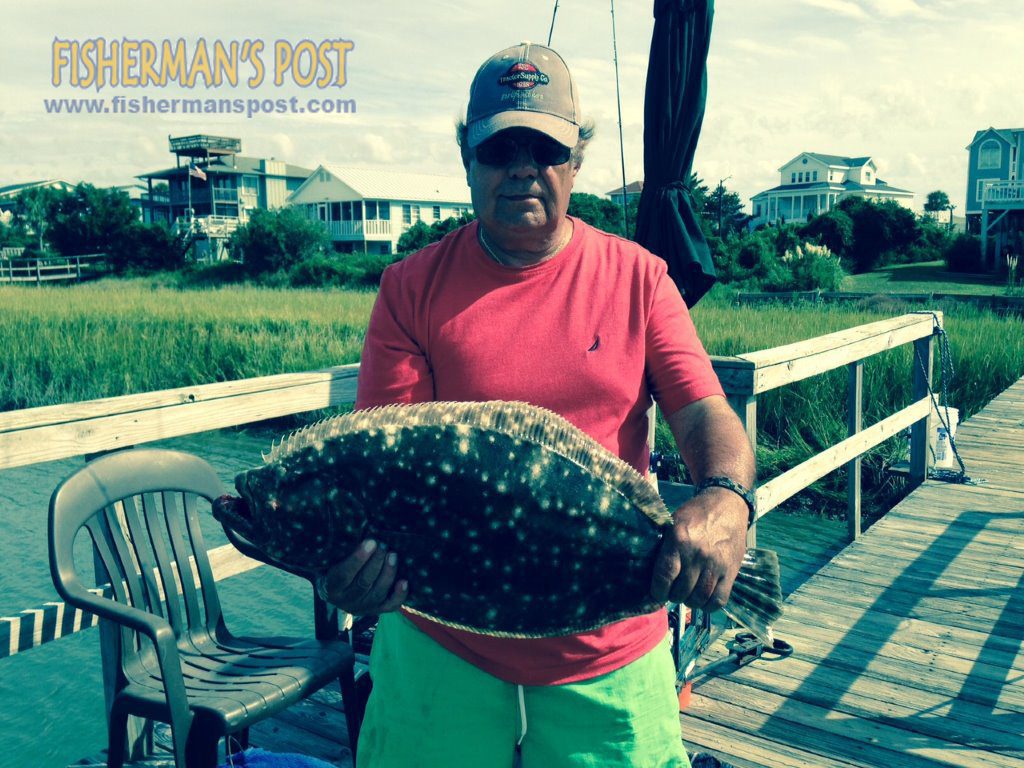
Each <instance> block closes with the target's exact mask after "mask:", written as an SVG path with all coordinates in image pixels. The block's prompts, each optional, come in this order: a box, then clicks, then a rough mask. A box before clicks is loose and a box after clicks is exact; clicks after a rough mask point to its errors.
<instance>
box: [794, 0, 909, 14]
mask: <svg viewBox="0 0 1024 768" xmlns="http://www.w3.org/2000/svg"><path fill="white" fill-rule="evenodd" d="M897 1H898V0H897ZM803 3H804V4H805V5H810V6H813V7H815V8H821V9H823V10H826V11H832V12H833V13H838V14H839V15H841V16H848V17H850V18H851V19H867V18H868V15H867V14H866V13H865V12H864V9H863V8H861V7H860V6H859V5H857V4H856V3H854V2H851V0H803Z"/></svg>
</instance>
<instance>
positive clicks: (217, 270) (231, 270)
mask: <svg viewBox="0 0 1024 768" xmlns="http://www.w3.org/2000/svg"><path fill="white" fill-rule="evenodd" d="M245 276H246V271H245V265H244V264H241V263H240V262H237V261H217V262H214V263H213V264H191V265H189V266H188V267H187V268H186V269H185V270H183V271H182V272H181V285H182V287H196V288H206V287H216V286H218V285H225V284H231V283H241V282H244V280H245Z"/></svg>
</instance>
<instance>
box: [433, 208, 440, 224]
mask: <svg viewBox="0 0 1024 768" xmlns="http://www.w3.org/2000/svg"><path fill="white" fill-rule="evenodd" d="M440 220H441V206H440V205H435V206H434V221H440Z"/></svg>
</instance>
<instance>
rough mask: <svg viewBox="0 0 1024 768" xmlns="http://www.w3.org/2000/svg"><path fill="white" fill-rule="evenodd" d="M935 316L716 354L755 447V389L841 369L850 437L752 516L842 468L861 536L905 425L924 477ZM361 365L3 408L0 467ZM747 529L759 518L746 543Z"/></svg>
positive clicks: (17, 638)
mask: <svg viewBox="0 0 1024 768" xmlns="http://www.w3.org/2000/svg"><path fill="white" fill-rule="evenodd" d="M941 322H942V318H941V315H940V314H938V313H931V312H926V313H913V314H907V315H902V316H900V317H896V318H893V319H891V320H883V321H880V322H877V323H870V324H867V325H861V326H858V327H856V328H851V329H849V330H845V331H840V332H838V333H833V334H829V335H827V336H819V337H816V338H813V339H809V340H807V341H802V342H798V343H796V344H788V345H786V346H782V347H775V348H773V349H767V350H763V351H761V352H753V353H750V354H745V355H738V356H735V357H713V358H712V361H713V363H714V366H715V371H716V372H717V373H718V377H719V379H720V380H721V382H722V386H723V387H724V389H725V391H726V393H727V396H728V398H729V401H730V403H731V404H732V407H733V408H734V409H735V411H736V412H737V413H738V414H739V416H740V419H741V420H742V422H743V425H744V428H745V429H746V432H747V436H748V437H749V438H750V441H751V443H752V444H753V445H755V446H756V442H757V399H758V396H759V395H761V394H763V393H765V392H767V391H769V390H772V389H776V388H778V387H781V386H784V385H786V384H791V383H793V382H797V381H801V380H803V379H806V378H808V377H810V376H816V375H820V374H823V373H826V372H827V371H830V370H833V369H835V368H840V367H843V366H845V367H846V368H847V369H848V371H849V395H848V402H849V436H848V437H847V438H846V439H845V440H843V441H841V442H839V443H837V444H836V445H834V446H832V447H830V448H828V449H826V450H825V451H823V452H821V453H819V454H817V455H815V456H813V457H811V458H810V459H808V460H807V461H805V462H803V463H802V464H800V465H798V466H796V467H794V468H793V469H790V470H789V471H787V472H785V473H783V474H781V475H779V476H778V477H774V478H771V479H770V480H768V481H767V482H765V483H763V484H762V485H761V486H760V487H759V488H758V490H757V499H758V506H759V512H758V517H759V518H760V517H763V516H764V515H765V514H767V513H768V512H770V511H771V510H772V509H775V508H776V507H777V506H778V505H779V504H781V503H782V502H784V501H785V500H786V499H788V498H790V497H792V496H793V495H794V494H796V493H798V492H799V491H801V490H802V489H804V488H806V487H807V486H809V485H810V484H811V483H813V482H815V481H816V480H818V479H819V478H821V477H823V476H825V475H826V474H828V473H829V472H832V471H833V470H835V469H838V468H840V467H847V468H848V469H849V470H850V471H849V475H848V477H849V481H848V482H849V486H848V487H849V493H848V508H847V514H848V519H849V521H850V536H851V538H855V537H856V536H857V535H859V533H860V456H862V455H863V454H864V453H865V452H867V451H869V450H870V449H872V448H874V447H875V446H877V445H878V444H879V443H881V442H882V441H884V440H886V439H888V438H890V437H893V436H894V435H897V434H899V433H900V431H902V430H904V429H906V428H907V427H911V428H912V437H911V459H910V464H911V468H910V477H911V480H912V482H921V481H922V480H923V479H924V477H925V475H926V472H927V467H928V450H927V447H928V444H927V435H928V430H929V429H930V424H929V421H930V418H931V406H930V398H929V395H928V389H929V387H930V384H931V370H932V363H931V361H932V345H933V338H934V334H935V333H936V332H937V330H938V329H939V328H940V327H941ZM910 343H913V344H914V348H915V353H916V357H915V363H914V365H913V371H912V372H910V375H911V376H912V378H913V402H912V403H911V404H910V405H908V406H907V407H905V408H903V409H901V410H899V411H897V412H896V413H894V414H892V415H890V416H888V417H886V418H884V419H882V420H881V421H879V422H877V423H876V424H873V425H871V426H869V427H867V428H864V427H863V424H862V417H861V413H862V404H863V400H864V393H863V386H862V385H863V361H864V360H865V359H866V358H868V357H870V356H872V355H876V354H879V353H881V352H885V351H887V350H890V349H894V348H896V347H899V346H901V345H903V344H910ZM917 359H919V360H920V364H918V363H917V362H916V360H917ZM358 370H359V366H358V365H356V364H353V365H343V366H337V367H334V368H327V369H325V370H322V371H314V372H309V373H289V374H280V375H276V376H264V377H260V378H254V379H242V380H239V381H229V382H222V383H217V384H206V385H201V386H196V387H182V388H179V389H169V390H163V391H159V392H146V393H143V394H138V395H128V396H125V397H115V398H108V399H103V400H91V401H87V402H81V403H71V404H67V405H55V406H46V407H42V408H30V409H27V410H22V411H13V412H9V413H2V414H0V470H2V469H7V468H11V467H19V466H25V465H29V464H38V463H41V462H45V461H54V460H57V459H65V458H69V457H74V456H82V455H85V454H92V453H99V452H103V451H110V450H116V449H118V448H124V447H128V446H133V445H142V444H144V443H148V442H152V441H155V440H164V439H167V438H172V437H181V436H183V435H190V434H195V433H199V432H205V431H208V430H213V429H221V428H224V427H233V426H240V425H243V424H250V423H252V422H256V421H262V420H265V419H270V418H276V417H280V416H287V415H292V414H298V413H304V412H307V411H311V410H316V409H320V408H328V407H334V406H339V405H344V404H347V403H351V402H353V401H354V400H355V396H356V379H357V375H358ZM40 513H42V510H40ZM755 531H756V526H755V528H754V529H752V531H751V537H750V539H751V543H753V542H754V532H755ZM211 561H212V563H213V571H214V576H215V578H216V579H217V580H221V579H224V578H227V577H228V576H233V575H236V574H238V573H243V572H245V571H248V570H252V569H253V568H257V567H261V564H260V563H257V562H256V561H253V560H250V559H248V558H246V557H244V556H243V555H241V554H240V553H238V552H237V551H236V550H235V549H234V548H233V547H231V546H230V545H227V546H224V547H220V548H218V549H215V550H212V551H211ZM94 624H95V620H94V619H93V618H92V617H91V616H90V615H88V614H82V613H79V612H76V611H74V610H73V609H71V608H70V607H68V606H65V605H64V604H63V603H59V602H51V603H46V604H45V605H43V606H41V607H39V608H34V609H30V610H27V611H23V612H21V613H20V614H19V615H18V616H13V617H8V618H0V659H2V658H3V657H5V656H11V655H14V654H15V653H19V652H21V651H24V650H28V649H29V648H33V647H37V646H39V645H42V644H44V643H47V642H50V641H52V640H56V639H59V638H60V637H62V636H64V635H67V634H70V633H72V632H76V631H79V630H80V629H85V628H88V627H90V626H93V625H94Z"/></svg>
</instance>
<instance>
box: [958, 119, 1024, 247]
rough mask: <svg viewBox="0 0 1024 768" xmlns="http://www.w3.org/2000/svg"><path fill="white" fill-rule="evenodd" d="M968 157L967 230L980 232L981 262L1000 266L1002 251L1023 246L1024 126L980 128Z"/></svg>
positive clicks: (970, 147)
mask: <svg viewBox="0 0 1024 768" xmlns="http://www.w3.org/2000/svg"><path fill="white" fill-rule="evenodd" d="M967 158H968V160H967V196H966V201H967V204H966V205H967V210H966V211H965V214H966V216H967V231H968V232H971V233H973V234H980V235H981V242H982V263H984V264H986V265H987V266H989V267H998V266H1000V265H1001V262H1000V261H999V258H1000V254H1003V253H1005V252H1006V251H1007V250H1013V251H1016V252H1018V253H1019V252H1020V251H1021V250H1022V249H1024V128H987V129H985V130H981V131H977V132H976V133H975V134H974V140H973V141H972V142H971V143H970V144H968V145H967ZM989 238H992V239H993V241H994V246H995V247H994V248H993V249H992V250H991V251H990V252H988V253H986V251H987V250H988V248H987V246H988V241H989Z"/></svg>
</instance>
